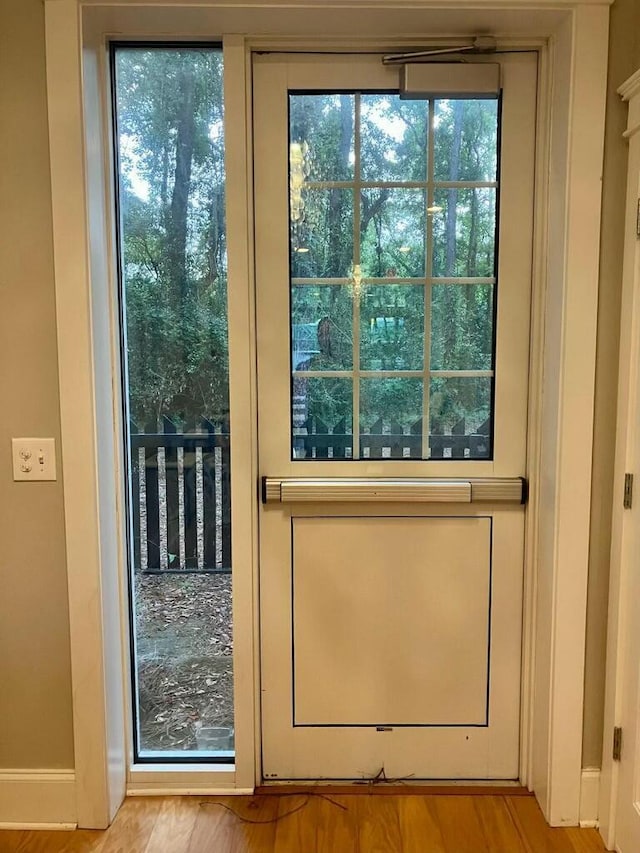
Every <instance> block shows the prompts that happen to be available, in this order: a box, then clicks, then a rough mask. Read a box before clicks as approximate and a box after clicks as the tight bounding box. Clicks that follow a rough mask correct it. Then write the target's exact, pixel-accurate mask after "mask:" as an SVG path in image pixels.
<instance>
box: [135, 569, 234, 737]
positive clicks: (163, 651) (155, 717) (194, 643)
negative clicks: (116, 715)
mask: <svg viewBox="0 0 640 853" xmlns="http://www.w3.org/2000/svg"><path fill="white" fill-rule="evenodd" d="M134 594H135V601H136V607H135V610H136V646H137V648H136V652H137V671H138V697H139V730H140V750H141V751H147V750H154V751H155V750H195V749H202V748H203V736H204V734H205V733H206V732H207V731H211V728H210V727H224V728H228V729H229V732H230V748H231V749H232V748H233V657H232V654H233V635H232V619H231V576H230V575H229V574H197V573H185V574H179V573H172V574H169V573H167V574H145V573H143V572H136V575H135V591H134Z"/></svg>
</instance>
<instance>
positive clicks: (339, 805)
mask: <svg viewBox="0 0 640 853" xmlns="http://www.w3.org/2000/svg"><path fill="white" fill-rule="evenodd" d="M278 796H280V797H299V796H300V794H297V793H296V794H293V793H291V794H287V793H286V792H283V793H282V794H279V795H278ZM302 796H304V798H305V799H304V802H302V803H300V804H299V805H297V806H295V807H294V808H292V809H289V811H288V812H284V813H283V814H279V815H277V816H276V817H271V818H267V819H266V820H256V819H254V818H250V817H244V815H241V814H240V813H239V812H238V811H237V810H236V809H234V808H233V807H232V806H228V805H227V804H226V803H216V802H213V803H212V802H210V801H209V800H201V801H200V805H201V806H219V807H220V808H221V809H224V810H225V811H227V812H230V813H231V814H232V815H233V816H234V817H235V818H237V819H238V820H239V821H240V822H241V823H251V824H255V825H260V824H267V823H278V821H281V820H284V818H285V817H291V815H294V814H296V813H297V812H299V811H302V809H304V808H305V807H306V806H308V805H309V802H310V800H311V798H312V797H318V798H319V799H321V800H326V801H327V802H328V803H331V805H332V806H336V807H337V808H339V809H342V810H343V811H345V812H346V811H348V808H347V806H344V805H343V804H342V803H339V802H338V801H337V800H333V799H331V797H328V796H327V795H326V794H319V793H313V792H309V793H308V794H303V795H302ZM254 802H255V801H254Z"/></svg>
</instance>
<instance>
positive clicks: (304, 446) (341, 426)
mask: <svg viewBox="0 0 640 853" xmlns="http://www.w3.org/2000/svg"><path fill="white" fill-rule="evenodd" d="M295 432H296V433H298V434H297V435H295V436H294V444H295V446H296V448H297V453H298V458H305V459H345V458H350V457H351V448H352V445H353V437H352V436H351V435H350V434H348V433H347V432H346V423H345V421H344V420H341V421H339V422H338V423H337V424H335V426H333V427H332V428H331V427H328V426H327V424H325V423H323V422H322V421H321V420H319V419H318V418H307V419H306V420H305V421H304V422H303V423H302V424H301V428H298V429H296V430H295ZM428 441H429V450H430V453H429V458H430V459H489V457H490V452H491V421H490V420H486V421H484V423H482V424H481V425H480V426H479V427H477V428H476V429H475V430H474V431H473V432H470V433H467V427H466V421H465V419H464V418H462V419H461V420H459V421H458V422H457V423H456V424H454V425H453V427H452V428H451V431H450V432H447V433H445V432H444V429H442V428H441V427H439V426H438V425H435V426H432V428H431V433H430V435H429V437H428ZM422 442H423V437H422V419H421V418H420V419H418V420H417V421H416V422H415V423H413V424H411V426H410V427H409V428H408V429H404V428H403V427H402V425H401V424H399V423H397V422H395V421H391V422H386V423H385V422H383V421H382V420H381V419H380V420H378V421H376V423H374V424H373V425H372V426H371V428H370V429H369V430H368V431H364V432H361V433H360V452H361V456H362V457H363V458H365V459H367V458H369V459H381V458H383V459H386V458H388V459H407V458H408V459H422V458H423V453H422Z"/></svg>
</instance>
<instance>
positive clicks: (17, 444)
mask: <svg viewBox="0 0 640 853" xmlns="http://www.w3.org/2000/svg"><path fill="white" fill-rule="evenodd" d="M11 445H12V457H13V479H14V480H33V481H36V480H55V479H56V443H55V439H53V438H12V439H11Z"/></svg>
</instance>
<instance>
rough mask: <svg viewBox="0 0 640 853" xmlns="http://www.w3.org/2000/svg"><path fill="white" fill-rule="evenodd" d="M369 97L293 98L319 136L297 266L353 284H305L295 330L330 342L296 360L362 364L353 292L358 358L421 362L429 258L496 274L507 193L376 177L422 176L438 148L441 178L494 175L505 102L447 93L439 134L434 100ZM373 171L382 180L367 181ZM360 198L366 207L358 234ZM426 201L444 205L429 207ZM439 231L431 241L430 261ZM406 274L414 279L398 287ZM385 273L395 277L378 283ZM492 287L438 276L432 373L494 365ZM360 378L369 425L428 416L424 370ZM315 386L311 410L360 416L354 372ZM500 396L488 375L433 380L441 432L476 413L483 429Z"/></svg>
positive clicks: (380, 364) (455, 273)
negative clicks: (499, 220)
mask: <svg viewBox="0 0 640 853" xmlns="http://www.w3.org/2000/svg"><path fill="white" fill-rule="evenodd" d="M360 104H361V106H360V115H359V116H358V115H356V105H357V100H356V98H355V97H354V96H351V95H340V96H338V95H292V96H291V98H290V122H291V139H292V141H297V142H300V143H306V145H307V146H308V149H309V155H308V158H307V169H308V174H307V180H308V182H311V186H308V185H307V186H305V188H304V189H303V200H304V204H305V207H304V217H303V220H302V222H301V223H297V224H296V225H295V226H294V228H293V229H292V246H293V251H292V258H291V273H292V276H293V277H294V278H312V279H313V278H319V279H322V278H325V277H332V278H341V279H343V281H344V283H343V284H336V285H332V286H326V285H325V286H320V287H319V286H316V285H308V284H307V285H294V286H293V289H292V322H293V329H294V338H295V332H296V329H302V328H303V327H304V329H305V330H307V331H306V332H305V334H306V337H307V338H309V332H308V330H309V329H310V328H311V327H312V324H313V323H314V321H315V324H316V327H317V330H318V340H317V341H315V342H312V343H311V342H309V341H307V343H306V345H305V346H306V348H307V349H306V353H301V352H298V351H297V350H296V346H297V344H296V341H295V340H294V342H293V347H294V353H293V356H294V358H293V365H294V369H295V368H298V369H304V370H332V371H335V370H338V371H340V370H342V371H350V370H351V368H352V355H351V352H352V350H353V328H352V326H353V317H354V306H353V300H354V299H357V300H358V310H357V312H356V314H357V316H358V317H359V341H360V344H359V362H360V369H361V370H366V371H369V372H371V371H403V370H413V371H421V370H423V368H424V360H425V352H424V339H425V304H424V300H425V293H426V292H427V291H426V288H425V286H424V283H423V282H424V277H425V275H426V273H427V270H428V269H429V268H430V270H431V274H432V275H433V276H435V277H447V278H471V279H474V278H478V277H492V276H494V275H495V258H494V244H495V228H496V218H495V217H496V214H495V204H496V190H495V189H494V188H491V187H482V188H459V187H438V186H436V188H435V191H434V195H433V199H432V200H429V199H428V197H427V192H426V190H425V189H423V188H420V187H409V186H406V187H402V186H396V187H388V186H375V183H376V182H377V183H383V182H400V183H408V182H421V181H422V182H424V181H426V176H427V165H428V162H429V157H430V156H431V157H432V158H433V173H434V177H435V180H436V181H440V182H459V181H471V182H474V181H475V182H491V181H495V180H496V178H497V174H496V173H497V133H496V126H497V101H491V100H488V101H481V100H470V101H463V100H444V99H441V100H437V101H435V102H434V106H433V116H434V119H433V125H432V127H433V132H432V138H431V139H430V140H428V135H429V134H428V127H429V104H428V103H427V102H426V101H401V100H400V99H399V98H398V97H397V96H394V95H388V94H376V95H373V94H363V95H362V96H361V98H360ZM357 140H359V143H360V147H359V150H356V147H357ZM429 146H431V149H432V153H431V154H430V153H429ZM358 169H359V170H360V171H359V173H358ZM354 177H359V178H360V180H361V181H362V182H363V183H364V184H365V186H364V187H363V188H362V190H361V191H360V194H359V197H357V198H354V192H353V190H352V189H351V188H349V187H340V186H337V187H336V186H327V185H326V182H339V181H352V180H353V179H354ZM314 182H315V183H314ZM323 182H324V183H323ZM367 182H369V183H371V184H374V185H373V186H366V183H367ZM318 184H319V185H318ZM354 205H357V206H358V220H359V234H357V235H354ZM428 205H432V207H433V208H434V209H431V210H429V211H428V210H427V207H428ZM429 233H430V234H431V246H432V252H431V257H430V258H427V246H428V245H429V243H428V240H427V235H428V234H429ZM354 238H357V240H358V247H357V251H356V250H355V249H354ZM354 257H358V258H359V267H360V274H361V276H362V282H361V285H360V287H359V289H358V291H359V292H356V288H355V287H354V284H353V276H354ZM399 278H400V279H413V280H414V283H408V282H407V283H404V284H397V285H394V284H393V283H392V282H393V280H395V279H399ZM379 279H384V280H386V282H387V283H384V284H378V283H376V280H379ZM493 291H494V288H493V285H489V284H473V285H463V284H458V283H456V284H441V285H438V284H434V285H433V286H432V287H431V305H430V306H429V307H430V323H429V337H430V342H429V356H430V367H431V369H432V370H453V371H456V370H490V369H491V368H492V366H493ZM321 329H322V330H323V332H322V334H321V333H320V330H321ZM321 338H322V340H321ZM303 355H304V359H305V360H303ZM356 381H358V382H359V395H358V396H359V407H360V424H361V427H362V428H364V429H366V430H368V429H371V428H372V427H375V428H376V429H377V428H379V421H380V420H382V421H383V423H384V425H385V426H386V427H389V426H390V424H392V423H395V424H396V426H397V425H400V426H402V428H403V429H404V430H405V432H408V431H409V429H410V427H411V426H412V425H413V426H415V425H416V424H419V421H420V419H421V417H422V402H423V383H422V380H421V379H417V378H407V377H404V378H403V377H393V378H389V377H387V378H385V377H383V376H380V377H379V378H371V377H369V378H360V379H359V380H356ZM306 387H307V393H306V402H307V412H308V414H310V415H312V416H313V417H314V418H317V419H319V420H320V421H321V422H323V423H324V424H325V425H326V426H327V427H328V428H329V430H331V429H332V428H333V426H334V425H335V424H337V423H338V422H339V421H340V420H341V419H342V418H345V419H346V421H347V422H348V423H350V422H351V418H352V407H353V396H354V391H353V381H352V380H351V378H349V379H346V378H345V379H337V378H335V379H334V378H331V379H329V378H324V379H321V378H318V379H312V380H308V381H307V386H306ZM490 396H491V381H490V380H488V379H478V378H476V379H473V378H457V377H454V378H449V379H447V378H433V379H432V380H431V382H430V387H429V416H430V429H431V430H432V431H434V432H442V431H444V432H449V431H450V430H451V429H452V428H453V427H455V426H456V424H457V423H458V422H459V421H460V420H461V419H463V418H464V419H466V421H467V430H469V429H470V430H471V431H474V430H475V429H477V428H478V427H479V426H481V425H482V424H483V422H484V421H485V420H486V419H487V418H488V417H490Z"/></svg>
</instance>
